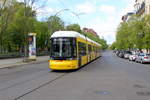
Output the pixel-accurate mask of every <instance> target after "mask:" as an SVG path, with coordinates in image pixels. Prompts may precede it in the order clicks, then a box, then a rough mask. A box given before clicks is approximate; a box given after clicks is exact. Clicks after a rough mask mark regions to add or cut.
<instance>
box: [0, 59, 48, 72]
mask: <svg viewBox="0 0 150 100" xmlns="http://www.w3.org/2000/svg"><path fill="white" fill-rule="evenodd" d="M23 59H24V58H14V59H1V60H0V69H2V68H10V67H15V66H21V65H26V64H33V63H40V62H46V61H47V62H48V60H49V56H39V57H37V60H36V61H32V62H23Z"/></svg>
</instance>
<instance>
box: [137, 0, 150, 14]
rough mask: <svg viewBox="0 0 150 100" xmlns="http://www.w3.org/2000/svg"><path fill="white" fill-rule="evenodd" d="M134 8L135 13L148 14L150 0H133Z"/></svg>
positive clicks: (149, 12)
mask: <svg viewBox="0 0 150 100" xmlns="http://www.w3.org/2000/svg"><path fill="white" fill-rule="evenodd" d="M134 8H135V12H136V14H137V15H141V16H144V15H146V14H150V0H135V5H134Z"/></svg>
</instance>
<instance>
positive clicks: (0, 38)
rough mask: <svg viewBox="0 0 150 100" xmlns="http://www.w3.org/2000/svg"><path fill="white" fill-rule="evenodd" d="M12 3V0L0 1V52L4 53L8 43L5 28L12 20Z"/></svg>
mask: <svg viewBox="0 0 150 100" xmlns="http://www.w3.org/2000/svg"><path fill="white" fill-rule="evenodd" d="M13 2H14V0H0V52H4V51H5V48H6V44H7V43H9V42H8V41H9V38H8V34H7V28H8V23H9V22H10V21H11V18H12V13H13V7H12V4H13ZM5 42H7V43H5Z"/></svg>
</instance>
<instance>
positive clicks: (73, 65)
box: [49, 60, 78, 70]
mask: <svg viewBox="0 0 150 100" xmlns="http://www.w3.org/2000/svg"><path fill="white" fill-rule="evenodd" d="M49 68H50V69H52V70H71V69H77V68H78V63H77V60H50V61H49Z"/></svg>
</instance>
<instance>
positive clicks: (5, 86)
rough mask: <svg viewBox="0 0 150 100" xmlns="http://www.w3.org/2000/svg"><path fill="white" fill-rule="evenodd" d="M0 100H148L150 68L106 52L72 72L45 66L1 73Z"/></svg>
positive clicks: (1, 71)
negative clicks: (53, 70)
mask: <svg viewBox="0 0 150 100" xmlns="http://www.w3.org/2000/svg"><path fill="white" fill-rule="evenodd" d="M0 100H150V64H144V65H143V64H138V63H135V62H130V61H128V60H125V59H121V58H118V57H116V56H115V55H114V54H113V53H112V52H111V51H107V52H104V53H103V56H102V57H101V58H99V59H97V60H95V61H94V62H92V63H90V64H88V65H86V66H85V67H83V68H81V69H79V70H77V71H75V72H51V71H50V70H49V69H48V63H40V64H32V65H24V66H21V67H14V68H9V69H0Z"/></svg>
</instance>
